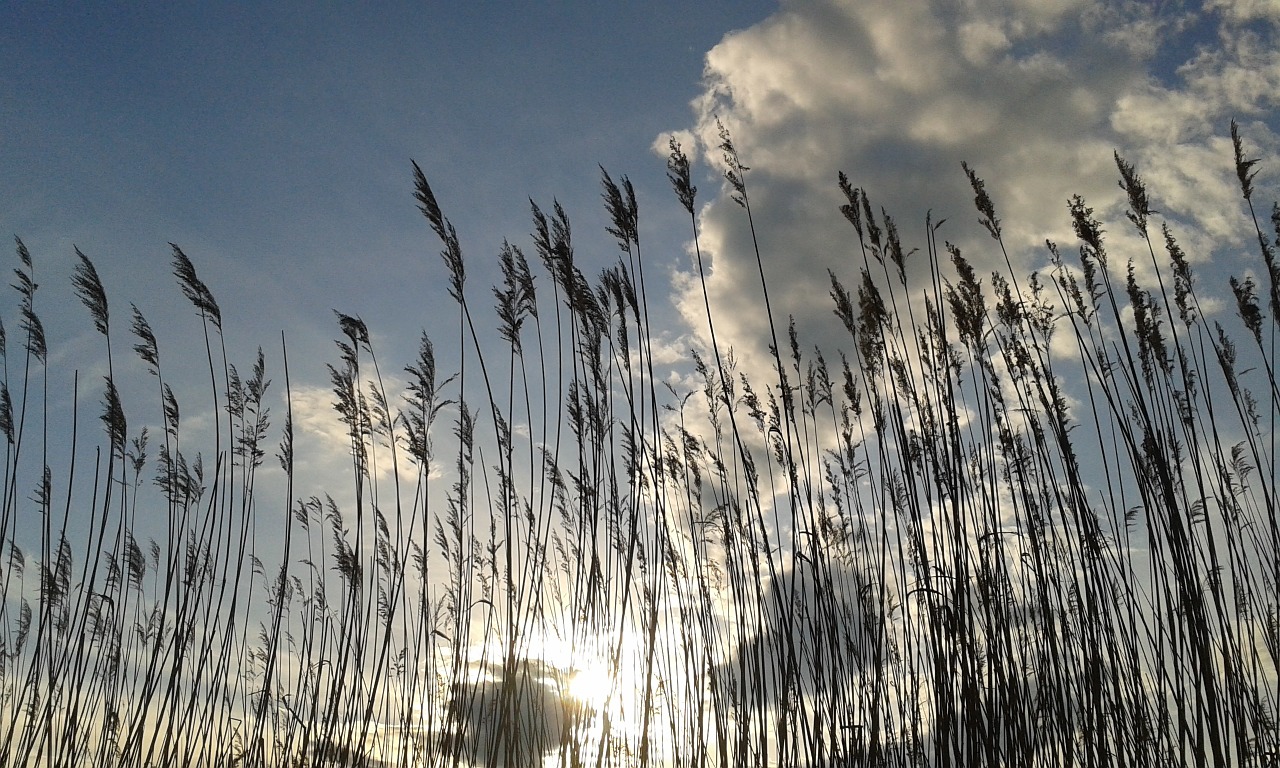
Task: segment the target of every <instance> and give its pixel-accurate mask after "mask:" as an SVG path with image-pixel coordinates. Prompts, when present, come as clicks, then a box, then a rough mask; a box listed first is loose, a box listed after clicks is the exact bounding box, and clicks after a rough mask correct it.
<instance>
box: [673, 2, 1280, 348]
mask: <svg viewBox="0 0 1280 768" xmlns="http://www.w3.org/2000/svg"><path fill="white" fill-rule="evenodd" d="M1275 8H1276V6H1275V4H1274V3H1262V2H1253V3H1235V4H1223V3H1219V4H1210V5H1206V6H1205V7H1201V8H1197V9H1194V10H1191V11H1187V10H1181V9H1180V10H1161V9H1160V8H1157V7H1155V6H1152V5H1150V4H1146V3H1128V2H1091V1H1089V0H970V1H969V2H965V3H952V2H944V1H943V0H863V1H859V2H840V1H839V0H790V1H789V2H784V3H783V4H782V7H781V9H780V10H779V11H778V12H777V13H776V14H775V15H774V16H772V17H770V18H769V19H767V20H765V21H764V22H762V23H760V24H758V25H756V26H755V27H752V28H749V29H746V30H742V31H740V32H736V33H733V34H731V35H729V36H727V37H726V38H725V39H724V40H723V41H722V42H721V43H720V44H719V45H718V46H716V47H715V48H714V49H713V50H712V51H710V52H709V53H708V55H707V58H706V73H705V88H704V92H703V94H702V95H701V96H700V97H699V98H698V99H697V100H696V101H695V102H694V104H693V109H694V112H695V121H694V124H693V125H692V126H690V127H689V128H688V131H689V132H690V133H689V134H684V135H683V136H685V137H687V136H689V135H690V134H691V135H692V136H695V137H696V138H697V141H698V144H699V145H700V148H701V153H702V155H703V158H704V161H706V162H710V163H712V164H713V165H714V164H715V163H716V162H717V161H718V160H719V157H720V154H721V153H720V152H719V150H718V149H716V147H717V145H718V143H719V141H720V139H719V133H718V131H719V128H718V124H721V123H722V124H723V125H724V126H725V127H726V128H727V129H728V130H729V132H730V134H731V136H732V139H733V142H734V145H735V146H736V148H737V150H738V152H739V155H740V158H741V160H742V162H743V163H744V164H745V165H746V166H748V167H749V169H750V170H749V171H748V172H747V173H746V184H747V191H748V195H749V198H750V204H751V212H752V215H753V217H754V223H755V232H756V236H757V237H758V241H759V245H760V254H761V258H762V260H763V264H764V266H763V268H764V279H765V281H766V282H767V284H768V290H769V294H770V299H771V301H772V303H773V311H774V320H775V322H777V323H778V327H779V332H780V333H781V332H782V330H783V329H785V325H786V322H787V315H788V314H793V315H795V317H796V320H797V324H798V326H799V328H800V331H801V338H802V340H803V341H804V343H805V344H806V345H809V344H815V343H816V344H820V345H822V346H823V347H824V348H828V349H829V348H831V347H834V346H845V347H847V346H848V345H847V344H845V343H843V340H842V339H841V337H840V335H839V333H840V332H838V331H837V328H836V321H835V319H834V317H833V316H832V313H831V302H830V301H829V299H828V298H827V294H828V289H829V281H828V277H827V270H828V269H830V270H832V271H833V272H834V273H835V274H836V275H838V276H841V277H842V278H843V279H844V280H845V281H846V282H847V283H854V282H856V278H857V270H858V269H859V267H860V265H861V256H860V255H859V251H858V248H857V242H856V239H855V238H856V235H855V233H854V232H853V230H852V228H851V227H850V226H849V225H848V223H847V222H845V221H844V219H843V218H842V217H841V215H840V213H839V205H840V204H841V203H842V202H843V198H842V196H841V194H840V192H839V190H838V188H837V186H836V183H835V178H836V173H837V171H845V172H846V173H847V174H848V176H849V178H850V181H851V182H852V184H853V185H854V186H856V187H862V188H864V189H865V190H866V191H867V193H868V195H869V197H870V199H871V202H872V204H873V207H874V208H876V209H879V208H880V207H881V206H883V208H884V209H885V210H886V211H887V212H889V213H890V214H891V215H892V216H893V217H894V219H895V221H896V222H897V223H898V226H899V229H900V231H901V233H902V238H903V241H904V245H905V246H906V247H907V248H908V249H910V248H920V250H921V253H919V254H917V255H915V256H913V257H912V259H913V260H914V261H916V262H917V264H918V262H919V261H920V260H921V259H923V258H924V256H923V255H921V254H922V253H923V252H924V251H925V245H926V243H925V237H924V233H925V215H926V211H929V210H932V212H933V216H932V218H933V221H934V222H937V221H939V220H940V219H944V218H945V219H947V223H946V224H944V225H943V227H942V228H941V229H940V230H939V231H938V234H939V238H940V239H942V240H947V241H951V242H954V243H956V244H958V245H960V246H961V247H962V249H963V250H964V252H965V255H966V257H968V258H969V259H970V260H971V261H973V262H975V265H976V266H977V267H978V270H979V274H980V275H981V274H984V273H986V272H988V271H989V270H991V269H995V268H997V267H999V266H1000V265H1001V264H1003V257H1002V256H1000V255H999V251H998V250H997V249H996V248H995V246H994V244H993V243H992V241H991V239H990V238H989V236H987V234H986V232H985V231H984V230H982V228H981V227H980V226H979V225H978V224H977V218H978V214H977V212H976V211H975V210H974V207H973V193H972V191H971V189H970V188H969V185H968V181H967V179H966V178H965V176H964V174H963V173H962V171H961V169H960V163H961V161H967V162H968V163H969V164H970V165H971V166H972V167H973V168H974V169H975V171H976V172H977V173H978V174H979V175H980V176H981V177H982V178H983V179H984V180H986V183H987V189H988V191H989V192H990V193H991V195H992V197H993V198H994V200H995V203H996V206H997V213H998V214H999V215H1000V217H1001V219H1002V220H1003V221H1004V223H1005V239H1006V242H1007V244H1008V245H1010V246H1011V248H1012V255H1013V257H1014V259H1015V261H1016V262H1017V266H1018V268H1019V269H1028V268H1041V267H1043V266H1044V265H1045V263H1046V262H1047V253H1046V251H1045V248H1044V241H1045V239H1046V238H1051V239H1054V240H1056V241H1060V242H1062V243H1063V244H1064V246H1070V245H1071V244H1072V243H1073V242H1074V237H1073V235H1072V230H1071V227H1070V219H1069V216H1068V214H1067V201H1068V199H1069V198H1070V197H1071V196H1072V195H1073V194H1080V195H1082V196H1084V198H1085V199H1086V201H1088V203H1089V205H1091V206H1093V207H1094V208H1095V209H1096V210H1097V212H1098V216H1099V217H1100V218H1102V219H1103V220H1104V221H1105V222H1107V225H1108V227H1109V230H1114V231H1115V233H1116V235H1117V236H1119V234H1120V232H1121V230H1123V229H1124V226H1125V225H1127V223H1126V222H1125V220H1124V216H1123V210H1124V203H1123V200H1122V199H1121V195H1122V193H1121V191H1120V190H1119V188H1118V187H1117V184H1116V180H1117V178H1118V175H1117V172H1116V168H1115V164H1114V160H1113V152H1114V151H1118V152H1120V154H1121V155H1122V156H1124V157H1125V158H1126V159H1127V160H1129V161H1131V162H1135V163H1136V164H1137V166H1138V169H1139V172H1140V173H1141V174H1142V175H1143V177H1144V178H1146V179H1147V181H1148V182H1149V184H1150V186H1151V190H1152V196H1153V203H1154V207H1155V208H1157V209H1159V210H1160V211H1161V213H1162V214H1164V215H1165V216H1168V217H1170V218H1172V219H1173V220H1174V221H1175V222H1176V226H1175V227H1174V231H1175V233H1176V234H1178V235H1179V239H1180V240H1182V241H1183V242H1184V244H1186V245H1187V246H1188V253H1189V254H1190V256H1191V258H1192V259H1193V260H1196V261H1199V262H1200V263H1201V264H1206V263H1208V262H1211V261H1212V260H1214V259H1220V258H1222V254H1223V252H1224V250H1225V249H1229V248H1236V249H1237V250H1239V247H1240V246H1243V245H1247V242H1246V240H1245V239H1244V238H1245V236H1246V235H1248V230H1246V229H1245V228H1244V227H1243V226H1242V224H1243V220H1242V219H1240V218H1238V216H1239V215H1240V211H1241V208H1240V206H1241V202H1242V201H1241V200H1240V196H1239V190H1238V188H1237V187H1236V182H1235V179H1234V169H1233V168H1232V166H1231V153H1230V143H1229V140H1228V139H1227V138H1226V132H1227V126H1228V123H1229V121H1230V119H1232V118H1233V117H1235V118H1237V119H1239V120H1240V121H1241V125H1242V128H1243V130H1244V133H1245V135H1246V136H1247V137H1248V139H1249V141H1250V142H1251V146H1253V147H1256V148H1258V149H1259V154H1263V155H1264V156H1265V155H1266V154H1267V153H1269V152H1271V151H1273V150H1275V149H1277V148H1280V140H1278V138H1277V135H1276V129H1277V128H1278V127H1280V122H1278V121H1277V115H1276V106H1277V103H1276V102H1277V94H1280V46H1277V45H1276V25H1277V22H1278V21H1280V17H1278V16H1277V13H1276V11H1275ZM1171 52H1174V53H1172V54H1171ZM658 144H661V145H662V146H661V147H660V148H662V149H665V145H666V141H665V139H663V140H661V141H659V142H657V143H655V147H656V148H658ZM686 146H687V144H686ZM1267 172H1268V171H1266V170H1265V169H1264V171H1263V173H1264V175H1263V176H1260V177H1259V180H1258V183H1259V184H1262V182H1263V181H1264V180H1265V179H1266V178H1267V177H1266V175H1265V174H1266V173H1267ZM695 181H699V180H695ZM699 186H700V188H701V189H702V190H703V193H702V194H703V196H702V198H701V199H700V201H699V203H700V205H701V206H702V208H701V212H700V213H701V230H700V245H701V248H702V254H703V258H704V260H706V263H707V264H709V268H708V293H709V296H710V300H711V302H712V304H713V312H715V315H716V317H717V329H716V330H717V333H718V334H719V335H720V337H721V342H722V343H725V342H727V343H729V344H732V345H733V346H734V347H735V348H736V349H737V350H738V352H739V353H740V355H741V356H742V357H744V358H746V359H747V360H748V361H752V360H754V365H756V366H762V365H764V363H763V362H762V361H763V359H764V352H765V349H766V346H765V345H766V344H767V340H768V319H767V317H766V315H765V313H764V309H763V301H762V292H761V285H760V282H761V280H760V275H759V272H758V269H757V265H756V256H755V249H754V247H753V243H752V240H751V230H750V228H749V226H748V221H747V218H746V215H745V213H744V211H743V210H742V209H741V208H740V207H739V206H738V205H737V204H735V203H734V202H733V201H732V200H731V197H730V193H731V192H732V190H730V189H728V187H727V186H726V185H722V186H721V187H720V189H719V192H718V194H710V193H713V192H714V191H715V189H716V188H715V185H714V183H707V182H706V181H705V180H701V183H700V184H699ZM1135 245H1136V244H1135V243H1129V246H1130V247H1134V246H1135ZM1122 264H1123V261H1121V262H1120V265H1122ZM1210 266H1211V265H1210ZM1119 268H1123V267H1122V266H1120V267H1119ZM910 271H911V270H910V269H909V272H910ZM914 273H915V274H916V275H917V277H918V276H919V275H920V274H921V273H920V270H919V267H918V266H917V268H916V270H915V272H914ZM1221 280H1222V281H1225V277H1221ZM675 290H676V303H677V306H678V307H679V308H680V311H681V313H682V315H683V319H684V320H685V321H686V323H687V324H688V326H689V327H690V328H691V329H692V330H693V332H695V333H702V334H703V335H704V336H705V328H706V314H705V310H704V308H703V303H702V302H703V298H702V289H701V286H700V285H699V283H698V280H697V274H696V271H694V270H693V269H690V270H689V271H688V272H686V273H685V274H683V275H681V276H680V277H678V279H677V281H676V285H675ZM717 308H718V309H717ZM748 364H751V363H750V362H749V363H748Z"/></svg>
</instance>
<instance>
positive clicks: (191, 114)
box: [0, 2, 772, 371]
mask: <svg viewBox="0 0 1280 768" xmlns="http://www.w3.org/2000/svg"><path fill="white" fill-rule="evenodd" d="M771 9H772V4H770V3H760V2H756V3H739V2H734V3H729V2H708V3H700V4H697V5H696V6H693V5H690V6H686V5H685V4H679V3H667V4H661V3H650V4H645V5H643V6H640V5H636V6H633V7H631V8H622V9H619V8H617V7H615V6H613V5H612V4H592V3H556V4H550V5H547V6H538V7H535V6H532V5H529V4H524V3H474V4H472V3H468V4H452V3H448V4H446V3H427V4H418V5H413V4H404V5H398V6H381V7H379V8H377V9H376V10H375V9H372V8H368V9H365V8H360V9H355V8H343V9H339V8H338V7H336V6H330V7H326V8H323V9H317V8H314V7H312V6H311V4H305V5H303V4H299V5H294V6H292V7H290V6H287V5H284V4H278V5H272V6H271V7H269V8H268V7H265V6H264V7H259V6H258V5H256V4H255V5H253V6H240V7H232V6H217V7H215V6H206V5H204V4H199V5H196V4H187V5H179V6H174V7H171V6H168V5H160V4H154V5H145V4H141V5H132V4H131V5H128V6H121V7H113V8H99V7H98V6H97V5H86V6H81V7H76V6H52V5H48V6H47V5H38V6H37V5H32V6H30V7H22V6H13V5H10V6H8V7H7V8H6V9H5V10H4V11H2V12H0V14H2V15H3V17H4V23H3V24H0V26H3V28H4V30H5V31H4V32H3V33H0V35H3V36H4V41H3V45H0V49H2V52H0V89H2V91H0V93H2V94H3V96H2V98H0V121H2V124H3V126H4V128H3V129H2V130H0V158H2V159H0V176H3V178H5V179H6V181H7V185H6V186H7V187H8V190H7V191H6V193H5V194H4V195H3V197H0V200H2V201H3V202H0V222H3V228H4V229H5V231H6V233H9V234H17V235H19V236H21V237H22V238H23V239H24V241H25V242H26V243H27V245H28V246H29V247H30V248H31V249H32V252H33V254H34V255H35V258H36V259H37V268H38V269H39V270H41V271H42V272H43V273H44V274H46V275H54V276H60V275H62V274H65V273H66V272H67V271H68V270H69V269H70V268H71V265H72V260H71V250H70V247H71V244H72V243H74V244H75V245H78V246H79V247H80V248H81V249H82V250H84V251H85V252H86V253H87V254H89V256H90V257H91V258H93V259H94V261H95V262H96V263H97V265H98V268H99V269H100V270H101V271H102V273H103V277H104V280H105V281H106V283H107V289H108V295H109V298H112V299H114V300H115V303H117V304H119V305H120V306H119V308H118V310H117V311H120V310H122V309H123V308H124V307H125V306H127V305H125V302H126V301H135V302H137V303H138V304H139V305H140V306H141V307H142V308H143V310H144V312H147V311H148V310H149V309H150V310H151V311H163V309H158V308H157V305H160V306H164V305H166V304H167V303H168V302H169V301H180V296H179V294H178V292H177V290H176V287H175V286H174V285H173V284H172V281H171V280H169V279H168V278H167V277H166V273H167V271H168V259H169V253H168V246H167V243H168V242H174V243H177V244H179V245H180V246H182V247H183V248H184V250H185V251H187V252H188V254H189V255H190V256H191V257H192V259H193V260H194V261H195V262H196V264H197V267H198V268H199V269H200V270H201V274H202V276H203V277H205V278H206V280H207V281H208V282H209V283H210V285H211V287H212V288H213V290H214V292H215V295H217V296H218V297H219V300H220V301H222V302H223V303H224V304H225V305H227V306H225V307H224V311H226V312H227V314H228V316H229V317H232V318H234V319H233V320H232V321H230V322H229V331H230V333H231V334H232V335H233V336H242V337H243V336H253V337H255V338H253V339H252V340H250V339H241V340H242V341H243V342H244V343H262V344H266V345H268V346H270V345H271V344H272V343H274V342H273V340H274V339H275V338H276V337H277V336H278V333H279V331H280V330H287V331H288V332H289V334H290V335H291V336H292V335H295V334H296V335H297V336H298V337H299V338H298V342H299V343H310V342H318V341H319V340H320V339H325V338H328V336H329V334H330V319H331V315H330V314H329V312H330V310H331V309H341V310H342V311H344V312H349V313H352V314H362V315H364V316H365V317H366V319H367V320H368V321H369V323H370V325H371V326H372V327H374V328H375V330H383V331H386V332H388V333H394V335H397V336H399V337H402V338H403V342H404V344H405V345H409V347H408V348H409V350H410V351H412V346H411V345H413V344H415V343H416V336H417V328H418V327H420V326H423V325H426V324H427V321H428V318H429V317H430V312H429V310H428V308H427V307H425V306H423V305H424V304H430V303H433V302H436V301H439V300H440V299H441V293H440V292H439V291H438V290H434V288H435V287H437V286H438V284H439V280H440V271H439V262H438V259H437V257H436V254H437V251H438V246H437V245H436V243H435V242H434V239H433V236H432V235H431V233H430V231H429V229H428V228H427V227H426V225H425V222H424V221H423V220H422V219H421V217H420V216H419V214H418V213H417V212H416V210H415V208H414V203H413V200H412V196H411V192H412V187H411V176H410V165H409V160H410V158H413V159H416V160H417V161H418V162H419V163H420V164H421V165H422V166H423V168H424V169H425V171H426V172H427V173H428V175H429V176H430V179H431V182H432V184H433V185H434V186H435V188H436V189H437V192H438V194H439V196H440V199H441V201H442V204H443V205H444V206H445V208H446V211H447V213H448V214H449V215H450V216H451V217H452V218H453V220H454V222H455V223H456V224H457V226H458V228H459V230H460V232H461V234H462V237H463V240H464V246H465V247H467V252H468V254H469V255H470V256H471V257H472V260H473V262H475V263H473V269H475V270H476V272H477V274H478V275H483V274H484V264H485V263H486V262H487V263H492V262H493V261H494V260H493V259H491V258H486V257H491V256H496V253H497V249H498V246H499V245H500V243H501V240H502V238H503V237H509V238H511V239H512V240H513V242H514V241H517V239H518V238H523V237H524V236H525V235H526V233H527V232H528V231H529V215H528V214H529V206H528V199H529V198H530V197H532V198H534V199H536V200H538V201H540V202H541V203H542V204H543V205H546V206H549V205H550V202H551V199H552V197H558V198H559V199H561V200H562V201H563V202H564V203H565V205H566V207H567V208H569V210H570V214H571V216H574V217H575V219H576V218H577V217H579V216H583V217H586V216H588V215H589V216H590V217H591V219H592V221H593V223H596V222H598V221H599V217H600V213H599V211H598V208H599V206H598V205H597V201H598V200H599V198H598V190H599V187H598V173H599V172H598V170H597V167H596V166H597V164H603V165H605V166H606V167H608V168H610V169H611V170H612V171H613V172H614V173H615V174H623V173H627V174H631V175H633V176H642V175H643V176H645V177H647V179H648V181H649V187H650V189H653V188H655V187H656V189H657V191H658V192H659V193H661V192H662V191H663V189H662V185H665V183H666V182H665V178H664V177H663V175H662V174H663V171H664V168H663V164H662V160H661V158H659V157H656V156H654V155H653V154H652V153H651V152H650V151H649V147H650V144H651V143H652V142H653V140H654V138H655V137H656V136H657V135H658V133H660V132H661V131H662V130H664V129H670V128H671V127H674V126H679V125H682V124H683V123H685V122H687V121H688V118H689V108H688V102H689V100H690V99H692V98H693V97H694V96H695V95H696V94H697V91H698V86H699V79H700V77H701V61H702V57H703V55H704V54H705V52H706V50H708V49H709V48H710V47H711V46H713V45H715V44H716V43H717V42H718V41H719V40H720V38H721V37H722V36H723V35H724V34H725V33H726V32H728V31H730V30H731V29H733V28H736V27H742V26H747V25H749V24H751V23H753V22H755V21H758V20H759V19H760V18H763V17H764V16H766V15H767V14H768V13H769V12H770V10H771ZM590 229H591V236H595V237H597V238H598V242H601V241H602V240H600V239H599V238H602V237H603V232H602V229H601V227H599V226H594V227H591V228H590ZM596 231H599V232H600V234H599V235H595V232H596ZM587 232H588V228H587V227H586V226H585V224H584V225H583V227H582V235H583V237H584V241H586V242H590V241H589V240H588V239H586V238H588V237H589V236H588V235H587ZM601 256H602V258H601V263H605V259H606V258H607V259H610V260H611V259H612V252H611V251H606V252H604V253H603V254H601ZM479 279H480V277H477V280H479ZM49 282H50V283H63V285H60V286H58V289H57V290H60V291H64V292H65V289H66V288H67V287H68V286H66V285H65V283H66V281H65V280H60V279H59V277H51V279H50V281H49ZM478 290H482V291H483V292H484V293H487V288H486V287H485V286H484V285H483V284H478ZM80 319H81V318H75V319H74V321H78V320H80ZM74 321H73V322H74ZM46 322H50V323H51V324H53V323H54V322H55V321H54V320H53V319H51V318H46ZM392 322H394V323H395V324H396V325H400V324H408V325H409V327H407V328H396V329H392V328H389V327H387V326H389V325H390V324H391V323H392ZM51 335H52V334H51ZM308 335H313V336H315V337H316V338H308ZM264 336H265V338H263V337H264ZM163 338H164V337H163V335H162V343H163ZM234 340H235V339H233V341H234ZM322 370H323V369H321V371H322Z"/></svg>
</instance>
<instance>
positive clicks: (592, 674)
mask: <svg viewBox="0 0 1280 768" xmlns="http://www.w3.org/2000/svg"><path fill="white" fill-rule="evenodd" d="M616 690H617V681H616V680H615V679H614V676H613V675H610V674H609V672H608V669H607V668H606V667H605V665H604V664H603V663H599V662H595V661H593V662H592V663H590V664H588V665H586V666H578V667H577V668H575V669H572V670H570V672H569V680H568V682H567V684H566V685H565V693H566V694H567V695H568V696H569V697H570V698H572V699H574V700H575V701H577V702H579V703H581V704H586V705H588V706H589V707H591V708H593V709H603V708H604V707H605V706H606V705H607V704H608V702H609V699H610V697H612V696H613V694H614V693H615V692H616Z"/></svg>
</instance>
